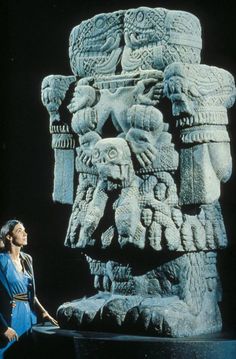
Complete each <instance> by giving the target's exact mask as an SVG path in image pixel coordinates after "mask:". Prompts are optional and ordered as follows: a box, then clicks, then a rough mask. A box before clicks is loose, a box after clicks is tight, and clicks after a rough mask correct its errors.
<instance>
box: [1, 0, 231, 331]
mask: <svg viewBox="0 0 236 359" xmlns="http://www.w3.org/2000/svg"><path fill="white" fill-rule="evenodd" d="M138 6H150V7H166V8H168V9H179V10H185V11H190V12H192V13H193V14H195V15H196V16H197V17H198V18H199V19H200V21H201V24H202V28H203V51H202V63H205V64H208V65H215V66H218V67H222V68H225V69H226V70H228V71H229V72H231V73H232V74H233V75H234V76H235V75H236V71H235V70H236V69H235V48H234V46H235V44H234V36H235V30H234V16H235V15H234V11H233V8H232V6H231V4H230V2H229V1H227V2H226V1H225V2H224V4H219V5H217V3H216V2H214V1H196V0H195V1H193V0H192V1H188V0H185V1H184V0H179V1H178V0H177V1H175V0H171V1H158V0H153V1H151V0H149V1H145V0H142V1H141V0H127V1H124V0H97V1H93V0H83V1H82V0H77V1H70V0H64V1H63V2H60V1H52V0H47V1H32V2H28V1H26V0H22V1H19V0H9V1H8V2H7V8H6V10H7V20H8V21H7V23H8V35H7V44H8V48H7V51H6V52H5V54H6V58H7V64H8V67H7V70H6V71H5V74H4V75H5V76H4V81H3V90H4V95H5V100H2V110H3V107H4V109H5V112H4V115H2V117H1V130H2V129H3V138H2V143H1V152H2V153H3V157H2V160H1V181H2V184H1V192H2V193H1V207H0V208H1V213H0V221H1V224H2V223H3V222H4V221H5V220H7V219H8V218H12V217H13V218H19V219H21V220H22V221H23V223H24V224H25V226H26V228H27V230H28V234H29V244H28V247H27V250H26V251H27V252H28V253H30V254H31V255H32V256H33V258H34V268H35V275H36V280H37V289H38V297H39V298H40V300H41V301H42V303H43V304H45V305H46V307H47V308H48V309H49V310H50V311H51V312H52V314H55V311H56V309H57V307H58V305H59V304H61V303H63V302H65V301H68V300H71V299H75V298H78V297H79V296H81V295H84V294H85V293H87V292H90V291H91V283H90V281H89V278H88V273H87V266H86V264H85V262H84V259H83V257H82V256H81V255H80V254H79V253H78V252H77V251H75V250H69V249H67V248H65V247H64V246H63V241H64V237H65V233H66V228H67V223H68V218H69V214H70V209H71V208H70V206H63V205H60V204H56V203H53V202H52V200H51V192H52V183H53V151H52V150H51V147H50V140H51V139H50V136H49V132H48V114H47V112H46V109H45V108H44V107H43V105H42V104H41V100H40V86H41V81H42V79H43V78H44V77H45V76H47V75H49V74H64V75H69V74H71V71H70V66H69V59H68V37H69V33H70V31H71V29H72V28H73V27H74V26H75V25H77V24H79V23H80V22H81V21H82V20H84V19H87V18H89V17H91V16H93V15H95V14H97V13H99V12H108V11H113V10H119V9H128V8H132V7H138ZM235 112H236V110H235V108H234V109H231V110H230V111H229V118H230V125H229V132H230V136H231V139H232V155H233V158H234V171H233V175H232V177H231V179H230V180H229V182H228V183H227V184H225V185H224V186H222V196H221V204H222V210H223V215H224V218H225V224H226V228H227V232H228V237H229V241H230V246H229V247H228V249H227V250H225V251H224V252H221V253H220V258H219V270H220V273H221V275H222V281H223V289H224V302H223V305H222V312H223V317H224V321H225V326H226V328H228V327H230V328H232V326H234V327H235V323H236V304H235V302H236V284H235V283H236V282H235V274H236V263H235V262H236V244H235V243H236V238H235V237H236V236H235V234H236V225H235V221H236V216H235V213H236V196H235V193H234V191H235V188H236V187H235V184H236V179H235V171H236V163H235V161H236V127H235V123H234V118H233V117H234V114H235ZM2 113H3V112H2ZM1 132H2V131H1Z"/></svg>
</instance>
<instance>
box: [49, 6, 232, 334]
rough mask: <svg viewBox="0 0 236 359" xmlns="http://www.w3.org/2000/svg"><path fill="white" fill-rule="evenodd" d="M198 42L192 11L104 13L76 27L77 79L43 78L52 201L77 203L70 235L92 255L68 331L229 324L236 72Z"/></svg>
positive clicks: (158, 330)
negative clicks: (222, 257)
mask: <svg viewBox="0 0 236 359" xmlns="http://www.w3.org/2000/svg"><path fill="white" fill-rule="evenodd" d="M201 46H202V40H201V26H200V23H199V20H198V19H197V18H196V17H195V16H194V15H192V14H190V13H187V12H184V11H171V10H167V9H164V8H154V9H152V8H147V7H140V8H138V9H130V10H127V11H125V10H124V11H117V12H113V13H108V14H99V15H96V16H94V17H93V18H92V19H89V20H86V21H83V22H82V23H81V24H80V25H78V26H76V27H75V28H74V29H73V30H72V32H71V36H70V47H69V56H70V62H71V69H72V72H73V75H72V76H61V75H51V76H48V77H46V78H45V79H44V80H43V83H42V101H43V104H44V105H45V106H46V108H47V110H48V112H49V115H50V131H51V134H52V148H53V149H54V151H55V171H54V173H55V176H54V192H53V199H54V201H58V202H61V203H68V204H71V205H72V211H71V216H70V220H69V225H68V231H67V234H66V239H65V245H66V246H69V247H71V248H79V249H80V250H81V252H82V253H83V254H84V255H85V256H86V259H87V262H88V265H89V268H90V273H91V276H93V278H94V288H95V289H96V291H97V294H95V295H94V296H92V297H85V298H82V299H78V300H74V301H72V302H70V303H65V304H62V305H61V306H60V307H59V308H58V320H59V323H60V326H61V327H62V328H69V329H78V330H106V331H119V332H123V333H134V334H147V335H156V336H170V337H182V336H192V335H199V334H204V333H214V332H216V331H219V330H221V327H222V320H221V314H220V310H219V307H218V302H219V301H220V300H221V283H220V280H219V275H218V272H217V268H216V264H217V251H218V250H219V249H222V248H225V247H226V246H227V237H226V232H225V227H224V222H223V218H222V214H221V208H220V204H219V197H220V186H221V182H226V181H227V180H228V179H229V177H230V175H231V166H232V161H231V155H230V144H229V136H228V133H227V128H226V126H227V123H228V117H227V108H230V107H231V106H232V105H233V104H234V101H235V96H236V90H235V84H234V80H233V77H232V76H231V74H229V73H228V72H227V71H225V70H223V69H219V68H216V67H212V66H207V65H202V64H200V55H201ZM70 89H72V91H73V96H70V93H71V92H70ZM171 106H172V115H170V114H168V109H167V108H168V107H169V108H171ZM65 109H67V116H65V115H64V114H63V111H64V112H65ZM62 110H63V111H62Z"/></svg>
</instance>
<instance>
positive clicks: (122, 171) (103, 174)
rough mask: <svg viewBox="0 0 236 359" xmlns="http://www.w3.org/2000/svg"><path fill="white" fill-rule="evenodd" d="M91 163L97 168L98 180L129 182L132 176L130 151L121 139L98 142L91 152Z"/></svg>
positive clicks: (107, 139)
mask: <svg viewBox="0 0 236 359" xmlns="http://www.w3.org/2000/svg"><path fill="white" fill-rule="evenodd" d="M92 162H93V164H94V165H95V166H96V167H97V171H98V174H99V176H100V178H104V179H109V180H111V181H117V180H118V181H119V180H120V181H123V180H126V181H127V180H128V181H129V180H130V176H131V175H132V174H133V164H132V160H131V153H130V149H129V146H128V144H127V142H126V141H125V140H124V139H122V138H105V139H102V140H100V141H98V142H97V143H96V145H95V147H94V150H93V155H92Z"/></svg>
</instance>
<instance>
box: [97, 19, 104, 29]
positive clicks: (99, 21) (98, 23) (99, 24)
mask: <svg viewBox="0 0 236 359" xmlns="http://www.w3.org/2000/svg"><path fill="white" fill-rule="evenodd" d="M95 25H96V27H97V28H98V29H100V28H101V27H103V26H104V25H105V20H104V19H103V18H102V17H99V18H98V19H97V20H96V22H95Z"/></svg>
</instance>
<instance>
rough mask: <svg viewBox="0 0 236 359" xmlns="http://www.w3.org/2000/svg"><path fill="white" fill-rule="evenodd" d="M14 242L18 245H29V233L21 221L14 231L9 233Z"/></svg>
mask: <svg viewBox="0 0 236 359" xmlns="http://www.w3.org/2000/svg"><path fill="white" fill-rule="evenodd" d="M9 235H10V238H11V241H12V244H14V245H15V246H17V247H23V246H26V245H27V233H26V231H25V227H24V226H23V224H21V223H17V224H16V225H15V227H14V229H13V231H12V232H11V233H10V234H9Z"/></svg>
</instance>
